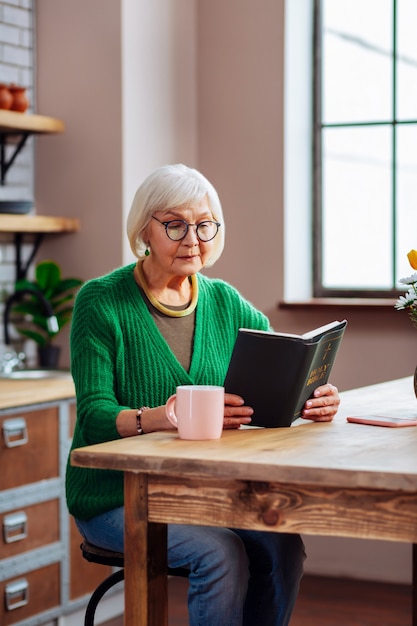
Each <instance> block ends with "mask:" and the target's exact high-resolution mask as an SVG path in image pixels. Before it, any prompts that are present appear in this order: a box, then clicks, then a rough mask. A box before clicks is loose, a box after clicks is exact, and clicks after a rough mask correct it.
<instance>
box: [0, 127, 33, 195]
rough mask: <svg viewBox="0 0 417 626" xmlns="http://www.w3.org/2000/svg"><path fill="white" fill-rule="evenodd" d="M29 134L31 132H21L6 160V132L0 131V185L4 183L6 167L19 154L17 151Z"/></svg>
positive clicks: (7, 167)
mask: <svg viewBox="0 0 417 626" xmlns="http://www.w3.org/2000/svg"><path fill="white" fill-rule="evenodd" d="M30 134H31V133H22V135H21V137H20V139H19V141H18V142H17V144H16V145H15V148H14V151H13V153H12V154H11V155H10V158H9V160H7V158H6V147H7V145H8V144H7V137H8V134H7V133H1V135H0V174H1V178H0V183H1V184H2V185H4V184H5V180H6V173H7V171H8V169H9V167H10V166H11V165H12V163H13V162H14V160H15V158H16V157H17V155H18V154H19V152H20V151H21V149H22V148H23V146H24V145H25V143H26V140H27V138H28V137H29V135H30Z"/></svg>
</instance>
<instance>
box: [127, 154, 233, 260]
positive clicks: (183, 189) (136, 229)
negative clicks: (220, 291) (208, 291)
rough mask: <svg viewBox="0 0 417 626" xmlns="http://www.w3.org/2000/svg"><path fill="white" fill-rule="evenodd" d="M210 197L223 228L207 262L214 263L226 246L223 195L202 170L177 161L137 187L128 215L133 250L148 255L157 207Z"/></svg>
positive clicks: (189, 203) (176, 206)
mask: <svg viewBox="0 0 417 626" xmlns="http://www.w3.org/2000/svg"><path fill="white" fill-rule="evenodd" d="M203 198H207V202H208V205H209V207H210V211H211V214H212V216H213V219H214V220H215V221H216V222H220V223H221V228H219V232H218V234H217V236H216V237H215V238H214V240H213V244H214V245H213V254H212V255H211V257H210V259H209V260H208V262H207V263H206V267H211V266H212V265H213V264H214V263H215V262H216V261H217V259H218V258H219V257H220V255H221V253H222V252H223V248H224V237H225V225H224V220H223V211H222V206H221V203H220V199H219V196H218V194H217V191H216V190H215V188H214V187H213V185H212V184H211V183H210V182H209V181H208V180H207V178H205V176H203V174H201V173H200V172H199V171H198V170H195V169H192V168H190V167H187V166H186V165H182V164H181V163H177V164H175V165H164V166H163V167H159V168H158V169H156V170H155V171H154V172H152V174H150V175H149V176H148V177H147V178H145V180H144V181H143V183H142V184H141V185H140V187H139V188H138V190H137V191H136V194H135V197H134V198H133V202H132V206H131V208H130V211H129V215H128V218H127V236H128V238H129V243H130V247H131V250H132V252H133V254H134V255H135V256H136V257H137V258H139V257H141V256H143V255H144V253H145V250H146V247H147V244H146V242H145V241H144V239H143V233H144V231H145V229H146V227H147V226H148V224H149V222H150V220H151V219H152V215H153V214H154V213H155V212H156V211H162V212H168V211H169V210H170V209H173V208H179V207H188V206H190V205H191V204H193V203H196V202H200V201H201V200H202V199H203Z"/></svg>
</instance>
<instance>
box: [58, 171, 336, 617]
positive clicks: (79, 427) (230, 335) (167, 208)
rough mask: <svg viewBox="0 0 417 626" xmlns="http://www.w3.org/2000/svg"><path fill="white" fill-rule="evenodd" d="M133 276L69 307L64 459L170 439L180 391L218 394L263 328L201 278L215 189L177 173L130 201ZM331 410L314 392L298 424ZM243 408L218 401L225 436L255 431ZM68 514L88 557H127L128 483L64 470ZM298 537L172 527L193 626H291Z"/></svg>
mask: <svg viewBox="0 0 417 626" xmlns="http://www.w3.org/2000/svg"><path fill="white" fill-rule="evenodd" d="M127 230H128V236H129V241H130V245H131V248H132V250H133V253H134V254H135V256H136V257H137V258H138V261H137V263H136V264H132V265H128V266H126V267H121V268H119V269H116V270H114V271H113V272H111V273H110V274H108V275H106V276H103V277H101V278H97V279H94V280H91V281H89V282H87V283H86V284H85V285H84V286H83V287H82V288H81V290H80V292H79V294H78V296H77V299H76V304H75V310H74V316H73V322H72V331H71V367H72V375H73V378H74V382H75V388H76V397H77V423H76V427H75V433H74V439H73V447H74V448H75V447H82V446H85V445H89V444H94V443H98V442H102V441H108V440H111V439H116V438H119V437H133V436H144V437H146V435H147V433H151V432H154V431H158V430H166V429H172V428H173V426H172V424H171V423H170V422H169V421H168V420H167V418H166V415H165V408H164V405H165V402H166V400H167V398H168V397H169V396H170V395H171V394H172V393H174V392H175V390H176V387H177V385H184V384H199V385H205V384H211V385H222V384H223V381H224V378H225V374H226V371H227V367H228V363H229V359H230V356H231V353H232V349H233V345H234V342H235V339H236V336H237V331H238V329H239V327H247V328H254V329H258V330H267V329H268V328H269V326H270V325H269V322H268V319H267V318H266V317H265V315H263V313H261V312H260V311H258V310H256V309H255V308H254V307H253V306H252V305H251V304H250V303H249V302H247V301H246V300H245V299H244V298H243V297H242V296H241V295H240V294H239V293H238V292H237V291H236V290H235V289H234V288H233V287H231V286H230V285H229V284H227V283H225V282H224V281H221V280H218V279H209V278H207V277H205V276H203V275H202V274H200V270H202V269H203V268H204V267H209V266H211V265H213V263H215V261H216V260H217V259H218V258H219V257H220V255H221V253H222V250H223V245H224V234H225V226H224V220H223V214H222V209H221V204H220V201H219V198H218V195H217V193H216V191H215V189H214V187H213V186H212V185H211V184H210V182H209V181H208V180H207V179H206V178H205V177H204V176H203V175H202V174H200V173H199V172H198V171H196V170H194V169H190V168H188V167H186V166H184V165H171V166H166V167H161V168H159V169H157V170H156V171H155V172H154V173H152V174H151V175H150V176H149V177H148V178H147V179H146V180H145V181H144V182H143V184H142V185H141V186H140V187H139V189H138V190H137V192H136V196H135V198H134V200H133V204H132V207H131V210H130V214H129V217H128V222H127ZM338 404H339V396H338V393H337V389H336V388H335V387H333V386H332V385H324V386H322V387H319V389H318V390H316V397H315V398H313V399H312V400H310V401H308V402H307V404H306V407H305V411H304V416H305V417H308V418H309V419H313V420H331V419H332V418H333V416H334V414H335V413H336V411H337V408H338ZM252 413H253V410H252V408H251V407H250V406H246V405H245V400H244V398H241V397H239V396H237V395H234V394H231V393H227V394H225V407H224V428H239V427H240V426H241V424H250V422H251V415H252ZM66 493H67V501H68V507H69V511H70V513H71V514H72V515H73V516H74V518H75V520H76V523H77V526H78V528H79V530H80V532H81V534H82V535H83V536H84V537H85V538H86V539H87V540H88V541H90V542H91V543H94V544H96V545H98V546H101V547H103V548H107V549H111V550H116V551H120V552H123V549H124V546H123V530H124V529H123V523H124V517H123V516H124V508H123V476H122V474H121V473H120V472H113V471H103V470H95V469H85V468H76V467H71V466H70V465H69V464H68V468H67V479H66ZM304 556H305V555H304V549H303V544H302V540H301V538H300V537H299V536H298V535H289V534H274V533H263V532H259V531H243V530H239V529H228V528H214V527H199V526H182V525H170V526H169V527H168V564H169V566H170V567H183V568H187V569H188V570H189V572H190V574H189V583H190V584H189V593H188V609H189V620H190V621H189V623H190V625H191V626H197V625H200V626H238V625H241V624H245V625H247V626H256V625H259V626H269V625H271V626H272V625H273V626H278V625H280V626H282V625H284V624H288V623H289V620H290V616H291V611H292V609H293V606H294V603H295V600H296V597H297V593H298V587H299V582H300V579H301V576H302V571H303V561H304Z"/></svg>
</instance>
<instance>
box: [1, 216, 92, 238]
mask: <svg viewBox="0 0 417 626" xmlns="http://www.w3.org/2000/svg"><path fill="white" fill-rule="evenodd" d="M79 229H80V221H79V220H78V219H76V218H72V217H53V216H49V215H11V214H10V213H3V214H0V232H1V233H45V234H46V233H73V232H77V231H78V230H79Z"/></svg>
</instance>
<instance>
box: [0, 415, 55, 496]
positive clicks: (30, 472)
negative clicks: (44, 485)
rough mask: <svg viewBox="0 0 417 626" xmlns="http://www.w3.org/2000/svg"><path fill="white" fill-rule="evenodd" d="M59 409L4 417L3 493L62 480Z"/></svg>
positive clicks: (0, 425) (0, 442)
mask: <svg viewBox="0 0 417 626" xmlns="http://www.w3.org/2000/svg"><path fill="white" fill-rule="evenodd" d="M58 430H59V421H58V407H51V408H45V409H39V410H37V411H22V412H16V413H15V414H12V415H8V416H2V417H0V454H1V464H2V471H1V472H0V491H3V490H4V489H13V488H15V487H21V486H23V485H26V484H29V483H34V482H38V481H40V480H45V479H47V478H53V477H55V476H58V471H59V466H58V451H59V442H58Z"/></svg>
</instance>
